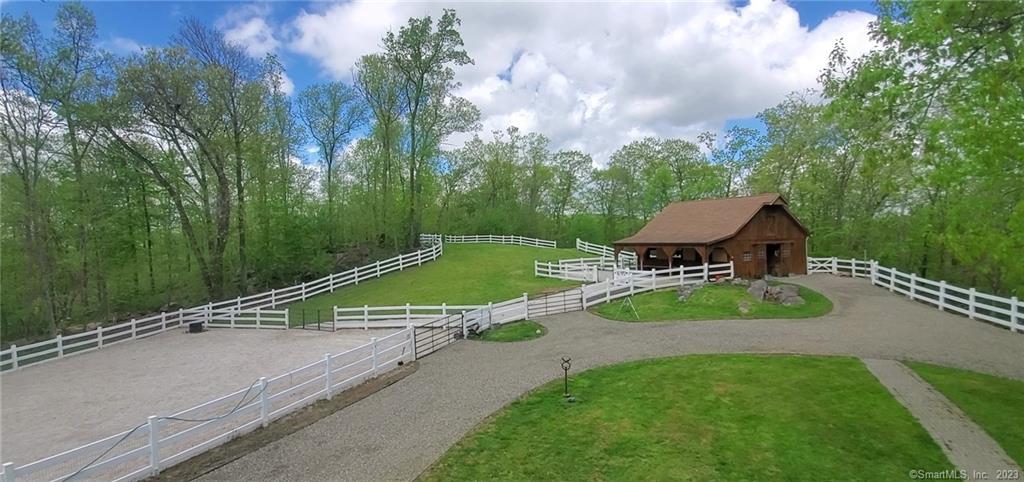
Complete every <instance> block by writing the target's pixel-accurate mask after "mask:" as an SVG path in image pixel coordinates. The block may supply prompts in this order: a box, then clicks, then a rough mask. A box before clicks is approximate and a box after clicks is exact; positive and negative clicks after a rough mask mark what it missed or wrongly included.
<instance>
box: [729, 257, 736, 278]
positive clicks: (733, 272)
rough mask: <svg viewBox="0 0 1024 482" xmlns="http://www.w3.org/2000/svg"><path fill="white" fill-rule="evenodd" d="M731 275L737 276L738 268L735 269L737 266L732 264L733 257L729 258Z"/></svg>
mask: <svg viewBox="0 0 1024 482" xmlns="http://www.w3.org/2000/svg"><path fill="white" fill-rule="evenodd" d="M729 277H730V278H735V277H736V270H735V267H734V266H733V264H732V260H731V259H730V260H729Z"/></svg>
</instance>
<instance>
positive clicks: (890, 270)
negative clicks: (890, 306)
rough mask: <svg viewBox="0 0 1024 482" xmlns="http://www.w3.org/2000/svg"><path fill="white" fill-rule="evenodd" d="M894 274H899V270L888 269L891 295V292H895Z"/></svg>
mask: <svg viewBox="0 0 1024 482" xmlns="http://www.w3.org/2000/svg"><path fill="white" fill-rule="evenodd" d="M896 273H899V270H897V269H896V268H889V292H890V293H892V292H893V291H896Z"/></svg>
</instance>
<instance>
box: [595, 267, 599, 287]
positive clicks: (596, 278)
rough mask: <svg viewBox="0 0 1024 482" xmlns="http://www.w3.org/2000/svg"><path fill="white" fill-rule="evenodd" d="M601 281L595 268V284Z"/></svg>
mask: <svg viewBox="0 0 1024 482" xmlns="http://www.w3.org/2000/svg"><path fill="white" fill-rule="evenodd" d="M598 281H600V279H599V278H598V276H597V266H594V282H595V283H597V282H598Z"/></svg>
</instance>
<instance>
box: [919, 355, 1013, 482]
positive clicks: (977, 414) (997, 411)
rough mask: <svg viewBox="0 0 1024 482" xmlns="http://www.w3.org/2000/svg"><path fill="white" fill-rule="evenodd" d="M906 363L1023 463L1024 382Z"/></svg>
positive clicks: (1011, 456) (1009, 453) (1010, 454)
mask: <svg viewBox="0 0 1024 482" xmlns="http://www.w3.org/2000/svg"><path fill="white" fill-rule="evenodd" d="M907 366H909V367H910V368H911V369H912V370H914V371H915V372H917V374H918V375H920V376H921V378H923V379H924V380H925V381H926V382H928V383H930V384H931V385H932V386H933V387H935V389H936V390H938V391H939V392H940V393H942V394H943V395H945V396H946V398H948V399H949V400H950V401H951V402H953V403H954V404H956V405H957V406H958V407H960V409H961V410H963V411H964V413H966V414H967V416H968V417H970V418H971V420H973V421H974V423H976V424H978V426H980V427H981V428H982V430H984V431H985V432H987V433H988V434H989V436H991V437H992V439H993V440H995V441H996V443H998V444H999V446H1000V447H1002V448H1003V450H1005V451H1006V454H1007V455H1009V456H1010V458H1012V459H1013V460H1015V461H1016V462H1017V464H1018V465H1021V466H1024V381H1020V380H1011V379H1009V378H1002V377H997V376H993V375H986V374H984V373H977V372H972V371H967V370H960V369H957V368H948V367H940V366H936V365H929V364H927V363H918V362H908V363H907Z"/></svg>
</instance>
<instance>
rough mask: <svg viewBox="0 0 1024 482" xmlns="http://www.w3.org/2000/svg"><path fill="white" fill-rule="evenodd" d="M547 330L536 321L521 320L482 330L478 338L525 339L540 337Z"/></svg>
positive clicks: (490, 339) (502, 340) (506, 340)
mask: <svg viewBox="0 0 1024 482" xmlns="http://www.w3.org/2000/svg"><path fill="white" fill-rule="evenodd" d="M547 332H548V330H547V328H544V325H542V324H540V323H537V322H536V321H530V320H521V321H513V322H512V323H506V324H504V325H501V326H498V327H495V328H491V329H489V330H487V331H484V332H483V333H481V334H480V339H481V340H484V341H499V342H509V341H526V340H533V339H535V338H540V337H542V336H544V334H545V333H547Z"/></svg>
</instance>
